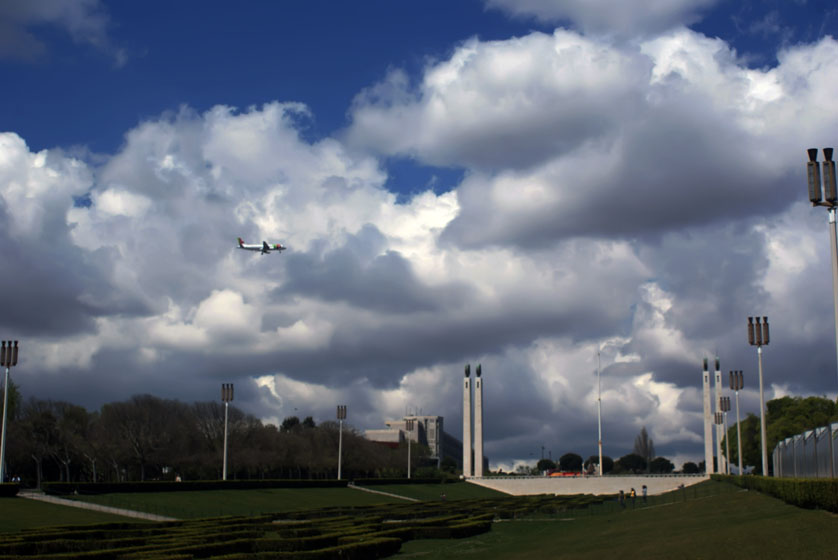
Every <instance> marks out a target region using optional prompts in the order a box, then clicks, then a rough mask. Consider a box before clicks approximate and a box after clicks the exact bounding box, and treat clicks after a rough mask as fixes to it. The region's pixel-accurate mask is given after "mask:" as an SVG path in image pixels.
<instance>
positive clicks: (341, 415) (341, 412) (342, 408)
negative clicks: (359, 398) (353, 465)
mask: <svg viewBox="0 0 838 560" xmlns="http://www.w3.org/2000/svg"><path fill="white" fill-rule="evenodd" d="M337 416H338V480H340V479H341V476H342V472H341V466H342V463H343V421H344V420H345V419H346V405H345V404H339V405H338V412H337Z"/></svg>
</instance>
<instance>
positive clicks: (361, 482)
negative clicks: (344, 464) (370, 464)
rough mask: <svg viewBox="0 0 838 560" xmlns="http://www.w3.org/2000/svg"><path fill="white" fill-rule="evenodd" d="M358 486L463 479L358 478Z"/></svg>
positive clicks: (431, 482) (450, 481) (451, 481)
mask: <svg viewBox="0 0 838 560" xmlns="http://www.w3.org/2000/svg"><path fill="white" fill-rule="evenodd" d="M353 482H354V483H355V485H356V486H389V485H392V484H456V483H460V482H462V480H452V479H449V478H356V479H355V480H354V481H353Z"/></svg>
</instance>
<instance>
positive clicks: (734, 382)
mask: <svg viewBox="0 0 838 560" xmlns="http://www.w3.org/2000/svg"><path fill="white" fill-rule="evenodd" d="M742 387H744V380H743V378H742V370H741V369H740V370H736V371H731V372H730V390H731V391H733V392H734V394H735V395H736V449H738V450H739V452H738V453H737V455H738V456H739V474H740V475H741V474H742V427H741V426H740V424H739V391H740V390H741V389H742Z"/></svg>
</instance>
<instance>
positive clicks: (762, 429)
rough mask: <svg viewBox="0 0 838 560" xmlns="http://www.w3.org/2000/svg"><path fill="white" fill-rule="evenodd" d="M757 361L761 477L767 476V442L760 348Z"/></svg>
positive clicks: (758, 348) (760, 347)
mask: <svg viewBox="0 0 838 560" xmlns="http://www.w3.org/2000/svg"><path fill="white" fill-rule="evenodd" d="M757 358H758V359H759V434H760V445H761V446H762V476H768V442H767V441H766V439H765V438H766V435H765V393H764V392H763V385H762V346H758V347H757Z"/></svg>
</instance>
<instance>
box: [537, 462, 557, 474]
mask: <svg viewBox="0 0 838 560" xmlns="http://www.w3.org/2000/svg"><path fill="white" fill-rule="evenodd" d="M535 468H536V470H538V472H544V471H552V470H554V469H555V468H556V463H554V462H553V461H551V460H550V459H541V460H539V461H538V463H536V465H535Z"/></svg>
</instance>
